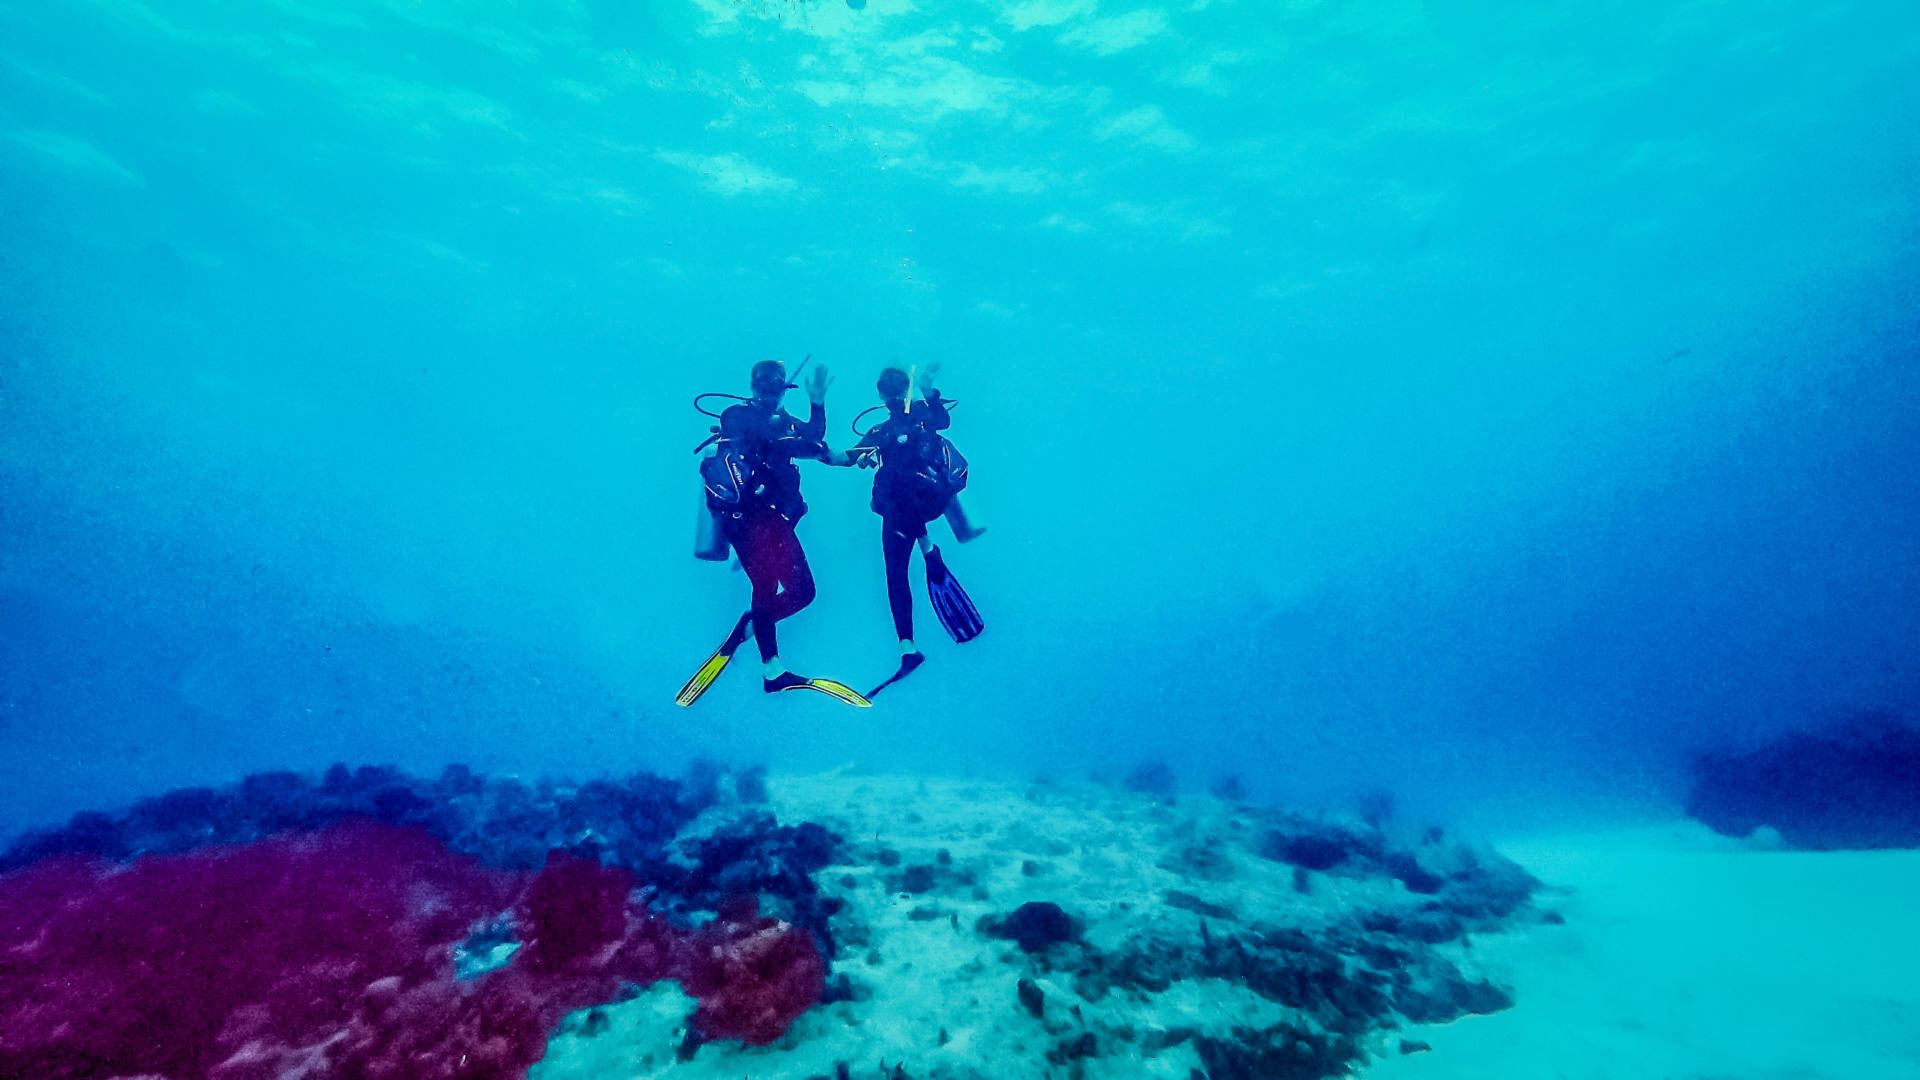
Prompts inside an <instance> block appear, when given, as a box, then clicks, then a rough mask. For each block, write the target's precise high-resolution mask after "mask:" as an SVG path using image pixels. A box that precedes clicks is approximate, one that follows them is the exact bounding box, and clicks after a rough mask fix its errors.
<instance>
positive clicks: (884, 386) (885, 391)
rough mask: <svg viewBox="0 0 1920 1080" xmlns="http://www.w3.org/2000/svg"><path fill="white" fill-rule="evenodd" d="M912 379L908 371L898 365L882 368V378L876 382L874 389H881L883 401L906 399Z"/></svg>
mask: <svg viewBox="0 0 1920 1080" xmlns="http://www.w3.org/2000/svg"><path fill="white" fill-rule="evenodd" d="M911 385H912V380H910V379H909V378H907V373H906V372H904V371H902V370H900V369H899V368H897V367H890V368H881V369H880V380H879V381H878V382H876V383H874V389H876V390H878V391H880V400H882V401H905V400H906V399H907V390H908V388H909V387H910V386H911Z"/></svg>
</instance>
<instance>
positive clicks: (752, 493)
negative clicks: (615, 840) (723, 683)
mask: <svg viewBox="0 0 1920 1080" xmlns="http://www.w3.org/2000/svg"><path fill="white" fill-rule="evenodd" d="M828 382H829V378H828V375H827V369H826V367H825V366H824V365H823V366H820V367H816V368H814V370H813V375H812V377H811V378H809V379H808V380H807V398H808V400H809V401H811V402H812V406H813V408H812V410H811V412H810V414H809V415H808V417H807V419H806V421H805V422H804V423H803V422H801V421H800V420H797V419H795V418H794V417H793V415H792V414H790V413H788V412H787V410H786V409H785V408H784V407H782V404H781V402H782V400H783V399H784V398H785V397H786V393H787V391H788V390H791V389H794V388H795V386H794V384H793V383H790V382H788V381H787V369H786V365H785V364H782V363H781V362H780V361H778V360H762V361H760V362H759V363H757V364H755V365H754V366H753V373H752V378H751V385H752V389H753V396H752V397H751V398H743V399H740V404H738V405H734V406H732V407H730V408H728V409H727V410H725V411H724V412H722V413H721V414H720V415H719V420H720V424H719V426H718V427H717V428H715V429H714V432H715V435H714V438H713V439H712V440H709V442H713V443H716V444H717V445H718V447H719V450H718V452H716V453H715V454H714V455H713V456H711V457H708V458H706V459H705V460H703V461H702V462H701V466H700V472H701V478H702V480H703V481H704V482H705V487H706V493H707V494H706V498H707V508H708V510H710V511H711V512H712V513H713V515H714V517H715V518H716V519H717V521H718V522H719V525H720V530H721V533H722V534H723V535H724V536H725V538H726V541H727V543H728V544H729V545H731V546H732V548H733V550H734V552H735V553H736V554H737V555H738V556H739V557H740V566H741V568H742V569H744V570H745V571H746V572H747V578H748V579H749V580H750V581H752V582H753V603H752V606H751V607H750V608H749V609H748V610H747V612H746V614H744V615H741V616H740V620H739V621H738V622H736V623H735V624H734V626H733V631H732V632H731V633H729V634H728V635H727V638H726V640H725V641H723V642H721V643H720V647H719V648H718V649H715V650H714V653H713V655H712V656H710V657H708V658H707V661H706V663H704V664H702V665H701V666H700V670H699V671H697V672H695V673H694V676H693V678H691V679H689V680H687V684H686V685H685V686H684V687H682V688H681V690H680V693H679V694H678V695H677V696H676V697H675V698H674V700H675V701H676V702H677V703H678V704H680V705H691V704H693V703H694V702H695V701H697V700H699V698H700V695H701V694H704V693H706V691H707V688H708V687H709V686H712V685H713V681H714V680H715V679H717V678H719V677H720V673H721V672H722V671H724V670H726V667H727V664H728V662H729V661H731V660H732V659H733V654H734V653H735V652H737V651H738V650H739V648H740V646H741V645H742V644H744V643H745V641H746V639H747V636H748V635H749V634H751V635H752V636H753V638H754V640H755V641H756V642H758V643H759V646H760V659H761V661H762V662H763V664H764V665H765V671H764V673H763V674H764V678H763V680H762V684H761V685H762V688H763V689H765V690H766V692H767V693H769V694H774V693H779V692H781V691H786V690H817V691H819V692H821V693H823V694H828V695H830V696H832V697H835V698H838V699H840V700H841V701H844V702H846V703H847V704H849V705H857V706H860V707H862V708H865V707H866V706H867V705H869V704H870V703H869V702H868V701H867V699H866V698H864V697H862V696H860V694H859V692H858V691H855V690H854V689H853V688H851V687H849V686H847V685H846V684H845V683H841V682H836V681H834V680H832V679H810V678H807V677H806V676H804V675H799V674H796V673H794V672H791V671H788V670H787V669H786V666H785V665H784V664H782V663H781V661H780V650H779V646H778V643H777V639H776V637H775V624H777V623H778V622H779V621H780V620H781V619H784V618H786V617H787V616H789V615H792V614H794V613H796V612H798V611H799V610H800V609H802V608H804V607H806V606H807V605H808V604H809V603H811V602H812V601H813V595H814V585H813V571H812V570H811V569H810V568H809V567H808V566H807V555H806V552H805V551H803V550H802V549H801V547H800V538H799V536H798V535H796V534H795V533H794V525H795V524H797V523H798V522H799V520H800V518H801V516H802V515H803V514H805V513H806V512H807V504H806V501H805V500H803V499H802V498H801V497H800V470H799V469H798V468H796V467H795V466H794V464H793V462H794V459H795V458H813V459H817V460H829V459H836V458H837V459H840V460H836V461H834V464H843V463H845V457H844V455H840V454H833V453H831V452H830V451H828V450H827V446H826V443H825V442H824V438H825V435H826V428H827V413H826V398H827V384H828ZM703 396H705V395H703ZM695 404H696V406H698V400H697V399H696V402H695ZM708 415H712V414H708ZM704 448H705V447H704V445H703V446H702V449H704ZM723 557H724V555H723Z"/></svg>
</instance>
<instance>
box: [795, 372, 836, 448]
mask: <svg viewBox="0 0 1920 1080" xmlns="http://www.w3.org/2000/svg"><path fill="white" fill-rule="evenodd" d="M832 382H833V376H831V375H829V374H827V365H825V364H816V365H814V369H813V374H812V375H810V376H808V378H807V402H808V404H810V405H811V406H813V410H812V412H810V413H809V414H808V415H807V422H806V423H804V424H801V425H800V434H801V435H802V436H803V437H805V438H808V439H812V440H813V441H814V442H818V443H824V442H825V441H826V438H827V387H828V386H829V385H830V384H832Z"/></svg>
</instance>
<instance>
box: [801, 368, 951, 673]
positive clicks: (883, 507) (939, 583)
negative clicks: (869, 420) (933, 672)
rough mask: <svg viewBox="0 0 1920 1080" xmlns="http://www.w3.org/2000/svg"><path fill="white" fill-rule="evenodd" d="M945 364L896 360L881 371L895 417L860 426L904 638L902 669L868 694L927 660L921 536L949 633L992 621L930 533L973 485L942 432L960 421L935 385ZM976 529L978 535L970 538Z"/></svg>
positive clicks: (881, 386) (857, 451)
mask: <svg viewBox="0 0 1920 1080" xmlns="http://www.w3.org/2000/svg"><path fill="white" fill-rule="evenodd" d="M937 371H938V365H937V364H935V365H929V366H927V367H926V368H924V369H922V370H921V371H920V373H919V377H918V378H917V379H915V378H913V377H910V376H909V375H908V374H907V373H906V372H904V371H902V370H900V369H899V368H895V367H890V368H886V369H884V370H883V371H881V372H880V379H879V382H878V383H877V384H876V389H878V390H879V392H880V398H881V400H882V401H883V402H884V403H885V404H884V408H885V409H886V410H887V418H886V419H884V420H882V421H880V422H879V423H878V424H875V425H874V426H873V427H871V428H869V429H867V430H866V431H865V432H860V436H861V438H860V442H859V443H858V444H857V445H856V446H854V448H853V450H852V451H851V452H850V457H851V458H852V460H853V461H854V462H856V463H858V464H861V465H878V467H879V468H878V471H877V472H875V473H874V477H873V501H872V504H871V505H872V507H873V512H874V513H876V514H879V515H880V554H881V557H882V559H883V560H884V562H885V563H886V570H887V604H888V606H889V607H891V608H892V610H893V628H894V633H895V634H897V635H898V636H899V638H900V670H898V671H896V672H894V674H893V676H892V677H891V678H889V679H888V680H887V681H886V682H883V683H881V684H880V685H879V686H876V687H874V688H873V690H872V691H870V692H869V693H868V694H867V696H868V697H872V696H874V695H875V694H878V693H879V692H880V691H882V690H884V689H886V688H887V687H889V686H892V685H893V684H894V683H896V682H899V681H900V680H901V679H904V678H906V677H907V676H908V675H911V674H913V672H914V670H915V669H916V668H918V667H919V666H920V665H921V664H924V663H926V660H927V658H926V656H925V655H924V654H922V653H921V652H920V649H919V647H918V646H916V645H915V644H914V643H913V589H912V587H911V586H910V585H909V584H908V582H907V567H908V565H909V564H910V562H911V561H912V559H913V548H914V545H915V544H916V543H917V544H918V545H919V547H920V553H921V557H922V558H923V559H924V560H925V562H926V567H927V600H928V602H929V603H931V604H932V606H933V613H934V615H935V616H937V617H938V618H939V620H940V625H941V626H942V627H944V628H946V631H947V633H948V635H950V636H951V637H952V638H953V640H954V641H956V642H967V641H972V640H973V639H974V638H976V637H978V636H979V635H980V632H981V631H982V630H984V629H985V628H986V627H985V624H984V623H983V622H981V619H980V612H979V610H978V609H977V608H975V607H974V606H973V601H972V600H971V599H970V598H969V597H968V596H967V593H966V590H964V589H962V588H961V587H960V583H959V582H957V581H955V580H954V578H953V574H952V573H951V572H949V571H948V570H947V564H946V560H945V559H943V558H942V557H941V555H940V549H939V548H937V547H935V546H934V545H933V541H932V540H931V539H929V538H928V536H927V523H928V522H931V521H932V520H933V519H934V518H937V517H939V516H941V515H942V514H944V513H946V512H947V509H948V507H949V506H950V505H952V503H953V500H954V497H955V496H956V495H958V494H959V492H960V489H962V488H964V487H966V484H967V463H966V459H965V458H963V457H961V456H960V452H959V451H957V450H955V449H954V448H953V444H952V443H950V442H948V441H947V440H946V438H945V437H944V436H941V435H939V434H938V432H940V431H942V430H944V429H945V428H946V427H947V425H948V424H950V423H952V420H951V418H950V417H949V416H948V412H947V406H948V405H950V404H951V402H949V401H947V400H945V399H943V398H941V396H940V392H939V391H938V390H935V389H934V388H933V376H934V374H935V373H936V372H937ZM916 383H917V384H918V385H915V384H916ZM916 397H917V398H918V400H917V401H916V400H915V398H916ZM876 407H879V406H876ZM862 415H864V414H862ZM856 430H857V421H856ZM835 456H836V457H837V456H838V455H835ZM972 535H977V534H970V535H968V536H964V537H962V539H971V538H972Z"/></svg>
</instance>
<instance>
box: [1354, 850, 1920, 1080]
mask: <svg viewBox="0 0 1920 1080" xmlns="http://www.w3.org/2000/svg"><path fill="white" fill-rule="evenodd" d="M1502 850H1503V851H1504V853H1505V854H1507V855H1508V856H1509V857H1511V858H1513V859H1515V860H1517V861H1519V862H1520V863H1521V864H1522V865H1523V866H1525V867H1526V868H1527V869H1528V870H1530V871H1532V872H1533V873H1534V874H1535V875H1536V876H1538V877H1540V878H1541V879H1542V880H1544V881H1545V882H1547V884H1548V885H1549V886H1558V887H1563V888H1565V889H1567V890H1569V891H1568V893H1567V895H1566V896H1565V899H1564V903H1562V904H1560V905H1550V906H1558V907H1559V909H1560V910H1562V911H1564V912H1565V914H1566V916H1567V924H1566V925H1565V926H1558V927H1553V926H1543V927H1538V928H1535V929H1534V930H1532V931H1531V932H1530V933H1528V934H1526V935H1524V936H1516V937H1510V938H1506V939H1500V940H1488V941H1485V942H1484V943H1483V944H1481V945H1480V946H1479V948H1480V950H1481V951H1483V952H1486V953H1490V954H1498V955H1499V957H1500V960H1501V962H1502V963H1504V964H1505V965H1506V966H1507V967H1508V975H1509V976H1510V978H1511V981H1512V984H1513V986H1514V993H1515V996H1516V998H1517V1005H1516V1007H1515V1008H1513V1009H1511V1010H1508V1011H1506V1012H1504V1013H1498V1014H1495V1015H1493V1016H1480V1017H1469V1018H1467V1019H1464V1020H1461V1021H1458V1022H1456V1023H1454V1024H1450V1025H1446V1026H1442V1027H1433V1028H1426V1029H1410V1030H1409V1031H1407V1032H1405V1033H1404V1034H1405V1037H1408V1038H1414V1039H1422V1040H1425V1041H1427V1042H1429V1043H1431V1044H1432V1045H1433V1053H1430V1054H1417V1055H1413V1056H1409V1057H1400V1058H1394V1059H1389V1060H1386V1061H1383V1062H1381V1063H1380V1064H1379V1065H1377V1066H1375V1067H1373V1068H1372V1069H1371V1070H1369V1071H1368V1072H1367V1074H1366V1075H1367V1076H1368V1077H1369V1078H1370V1080H1398V1078H1403V1077H1405V1078H1420V1080H1452V1078H1461V1080H1465V1078H1468V1077H1471V1078H1474V1080H1486V1078H1489V1077H1553V1078H1556V1080H1617V1078H1621V1077H1657V1078H1671V1080H1722V1078H1733V1077H1739V1078H1742V1080H1828V1078H1831V1080H1843V1078H1844V1080H1881V1078H1884V1080H1912V1078H1914V1077H1920V982H1916V980H1915V977H1914V975H1915V972H1916V971H1917V970H1920V928H1916V917H1917V916H1920V852H1913V851H1898V852H1830V853H1829V852H1822V853H1806V852H1779V851H1767V850H1761V849H1756V848H1752V847H1745V846H1742V845H1737V844H1732V843H1729V842H1727V841H1724V840H1721V839H1719V838H1716V837H1713V836H1712V835H1711V834H1708V833H1706V832H1705V830H1703V829H1700V828H1698V827H1697V826H1693V825H1678V826H1674V827H1670V828H1665V829H1647V830H1637V831H1631V832H1619V833H1609V834H1602V835H1590V836H1576V837H1567V838H1562V839H1553V840H1530V841H1526V842H1521V843H1513V844H1507V845H1502Z"/></svg>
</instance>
